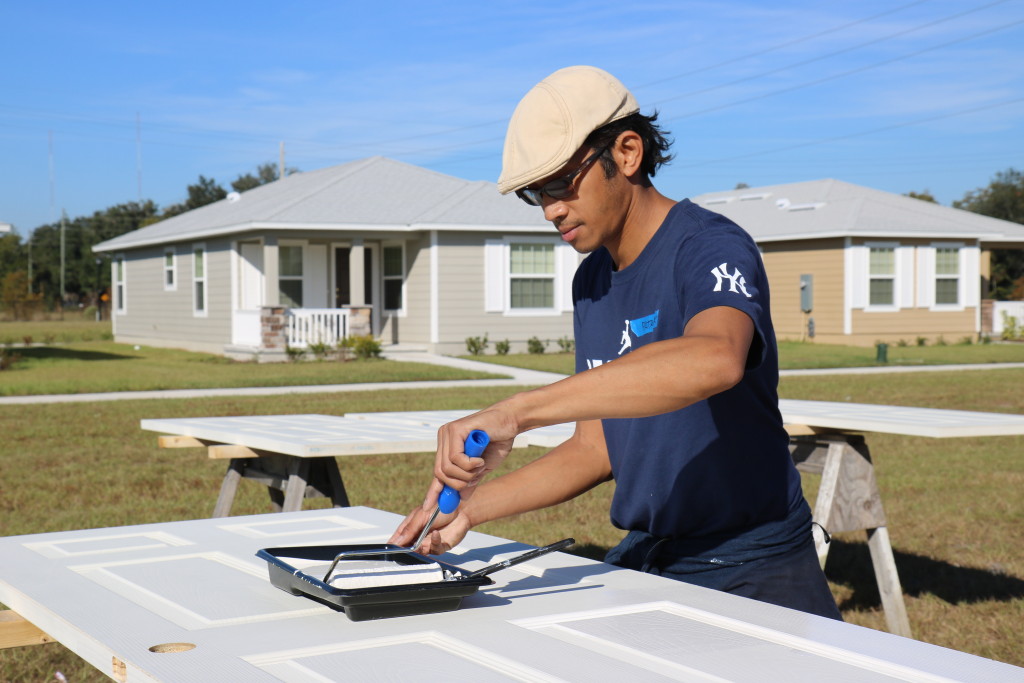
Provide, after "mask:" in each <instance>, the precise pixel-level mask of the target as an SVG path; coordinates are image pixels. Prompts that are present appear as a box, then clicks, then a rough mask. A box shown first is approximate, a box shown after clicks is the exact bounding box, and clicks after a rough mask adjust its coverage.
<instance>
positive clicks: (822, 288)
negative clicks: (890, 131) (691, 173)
mask: <svg viewBox="0 0 1024 683" xmlns="http://www.w3.org/2000/svg"><path fill="white" fill-rule="evenodd" d="M693 201H694V202H696V203H697V204H699V205H701V206H704V207H706V208H708V209H710V210H712V211H716V212H718V213H721V214H723V215H725V216H727V217H729V218H730V219H732V220H734V221H735V222H736V223H738V224H739V225H741V226H742V227H743V228H745V229H746V230H747V231H748V232H750V233H751V235H753V237H754V239H755V240H756V241H757V243H758V245H759V247H760V248H761V252H762V255H763V258H764V263H765V268H766V270H767V272H768V278H769V282H770V283H771V288H772V317H773V319H774V321H775V330H776V334H777V336H778V338H779V339H790V340H799V339H808V338H809V337H811V333H812V330H813V338H814V339H815V340H816V341H820V342H825V343H844V344H863V345H870V344H874V343H875V342H878V341H885V342H889V343H896V342H898V341H899V340H904V341H906V342H907V343H911V344H913V343H915V341H916V339H917V338H918V337H924V338H926V339H927V340H929V343H931V342H934V341H936V340H938V339H939V338H940V337H941V338H943V339H944V340H946V341H947V342H950V343H955V342H957V341H960V340H962V339H964V338H966V337H970V338H971V339H972V340H976V339H977V338H978V335H980V334H991V333H992V332H993V327H994V326H998V321H993V320H992V319H991V314H990V312H988V313H987V311H990V308H988V307H987V306H986V304H985V302H983V300H982V293H983V292H986V291H987V290H988V282H987V280H988V276H989V261H990V255H991V250H992V249H997V248H999V249H1002V248H1024V226H1022V225H1019V224H1017V223H1011V222H1008V221H1002V220H997V219H994V218H988V217H986V216H981V215H978V214H974V213H971V212H969V211H963V210H960V209H953V208H949V207H946V206H941V205H938V204H932V203H930V202H924V201H921V200H918V199H913V198H910V197H905V196H901V195H894V194H890V193H888V192H882V191H879V190H873V189H870V188H867V187H861V186H858V185H852V184H850V183H845V182H842V181H838V180H817V181H808V182H801V183H792V184H788V185H773V186H767V187H757V188H746V189H742V190H733V191H730V192H714V193H709V194H703V195H700V196H697V197H694V198H693ZM989 303H990V302H989Z"/></svg>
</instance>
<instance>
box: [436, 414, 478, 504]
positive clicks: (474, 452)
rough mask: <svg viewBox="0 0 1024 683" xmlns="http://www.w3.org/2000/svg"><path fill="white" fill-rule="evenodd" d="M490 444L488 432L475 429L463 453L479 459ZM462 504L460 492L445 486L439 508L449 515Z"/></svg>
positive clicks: (438, 500) (439, 497) (439, 498)
mask: <svg viewBox="0 0 1024 683" xmlns="http://www.w3.org/2000/svg"><path fill="white" fill-rule="evenodd" d="M490 442H491V437H489V436H487V432H485V431H483V430H480V429H474V430H473V431H471V432H470V433H469V436H467V437H466V443H465V445H464V446H463V452H464V453H465V454H466V455H468V456H469V457H471V458H479V457H480V456H482V455H483V454H484V449H486V448H487V444H489V443H490ZM460 502H462V497H461V496H459V492H458V491H456V490H455V489H453V488H452V487H451V486H448V485H447V484H445V487H444V489H443V490H442V491H441V495H440V496H438V498H437V507H438V509H440V510H441V512H443V513H444V514H446V515H447V514H450V513H452V512H455V510H456V509H457V508H458V507H459V503H460Z"/></svg>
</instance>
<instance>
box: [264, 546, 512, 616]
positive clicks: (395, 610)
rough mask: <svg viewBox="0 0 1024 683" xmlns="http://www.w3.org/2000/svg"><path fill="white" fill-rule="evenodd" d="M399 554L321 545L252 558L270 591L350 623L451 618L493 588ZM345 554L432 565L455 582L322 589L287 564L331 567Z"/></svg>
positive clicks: (276, 550) (466, 574)
mask: <svg viewBox="0 0 1024 683" xmlns="http://www.w3.org/2000/svg"><path fill="white" fill-rule="evenodd" d="M372 550H380V551H381V554H379V555H373V554H366V553H367V552H368V551H372ZM401 550H403V549H402V548H401V547H400V546H396V545H379V544H378V545H321V546H296V547H291V548H264V549H263V550H260V551H259V552H257V553H256V555H257V557H260V558H262V559H264V560H266V561H267V565H268V568H269V571H270V583H271V584H273V585H274V586H275V587H277V588H280V589H281V590H283V591H287V592H288V593H291V594H292V595H305V596H306V597H309V598H312V599H313V600H316V601H317V602H321V603H324V604H326V605H329V606H331V607H335V608H341V609H343V610H344V611H345V615H346V616H348V618H349V619H351V620H352V621H365V620H368V619H384V618H387V617H402V616H410V615H413V614H431V613H433V612H450V611H452V610H456V609H458V608H459V605H461V604H462V598H464V597H466V596H467V595H472V594H473V593H475V592H476V591H477V589H478V588H480V587H481V586H489V585H491V584H493V583H494V581H492V580H491V579H490V577H488V576H482V575H476V576H470V572H467V571H465V570H462V569H460V568H459V567H456V566H454V565H451V564H447V563H445V562H441V561H439V560H435V559H433V558H429V557H427V556H425V555H420V554H419V553H414V552H408V551H405V552H400V553H399V554H394V553H395V551H401ZM349 551H360V559H364V560H374V559H376V560H384V559H386V560H390V561H393V562H397V563H399V564H434V563H437V564H439V565H441V569H443V570H444V571H445V572H446V573H448V572H450V573H451V575H453V577H454V578H452V579H449V580H447V581H435V582H432V583H417V584H408V585H400V586H381V587H375V588H351V589H343V588H337V587H335V586H331V585H330V584H327V583H324V581H322V580H321V579H320V578H319V577H318V576H314V575H312V574H306V573H305V572H303V571H300V570H299V569H296V568H295V567H294V566H292V564H291V563H290V562H289V559H292V560H296V559H299V560H307V561H308V560H315V561H322V562H331V561H332V560H334V559H335V558H336V557H337V556H338V554H339V553H343V552H349ZM321 571H322V570H321Z"/></svg>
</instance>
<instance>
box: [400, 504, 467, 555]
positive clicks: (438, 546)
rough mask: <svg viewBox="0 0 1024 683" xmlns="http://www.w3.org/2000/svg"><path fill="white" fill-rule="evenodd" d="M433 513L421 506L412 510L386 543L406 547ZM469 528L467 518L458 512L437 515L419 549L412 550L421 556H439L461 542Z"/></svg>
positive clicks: (431, 510) (431, 509)
mask: <svg viewBox="0 0 1024 683" xmlns="http://www.w3.org/2000/svg"><path fill="white" fill-rule="evenodd" d="M433 511H434V509H433V507H431V508H430V509H429V510H428V509H425V508H424V506H422V505H418V506H416V507H415V508H413V510H412V511H411V512H410V513H409V514H408V515H407V516H406V518H405V519H404V520H403V521H402V523H401V524H399V525H398V528H397V529H395V533H393V534H392V535H391V538H389V539H388V543H393V544H395V545H400V546H408V545H409V544H410V543H412V542H413V541H415V540H416V537H417V536H419V535H420V532H421V531H423V526H424V525H425V524H426V523H427V520H428V519H430V515H431V513H433ZM470 526H471V524H470V522H469V519H468V517H467V516H466V515H463V514H461V513H460V512H459V511H458V510H457V511H456V512H455V513H453V514H450V515H438V516H437V519H436V520H434V525H433V526H432V527H431V529H430V533H428V534H427V535H426V536H425V537H424V538H423V541H422V542H421V543H420V546H419V549H416V548H413V550H417V551H418V552H419V553H421V554H423V555H441V554H442V553H446V552H448V551H449V550H451V549H452V548H454V547H455V546H457V545H458V544H459V543H461V542H462V539H463V538H465V537H466V534H467V533H468V532H469V529H470Z"/></svg>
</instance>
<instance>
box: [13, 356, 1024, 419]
mask: <svg viewBox="0 0 1024 683" xmlns="http://www.w3.org/2000/svg"><path fill="white" fill-rule="evenodd" d="M384 356H385V357H386V358H389V359H390V360H396V361H409V362H416V363H434V364H437V365H445V366H448V367H452V368H459V369H462V370H476V371H479V372H489V373H492V374H502V375H509V378H508V379H461V380H447V381H424V382H371V383H366V384H318V385H312V386H287V387H239V388H235V389H165V390H160V391H117V392H106V393H95V394H47V395H41V396H0V406H3V405H28V404H40V403H89V402H94V401H137V400H140V399H175V398H207V397H213V396H274V395H280V394H322V393H335V392H346V391H380V390H386V389H390V390H395V389H451V388H458V387H516V386H523V387H526V386H540V385H545V384H550V383H552V382H556V381H558V380H560V379H563V378H565V375H559V374H557V373H553V372H539V371H536V370H524V369H522V368H513V367H508V366H504V365H495V364H494V363H485V362H482V361H474V360H468V359H465V358H453V357H451V356H439V355H434V354H430V353H425V352H422V353H421V352H408V351H403V352H401V353H395V354H388V353H385V354H384ZM1004 368H1024V363H984V364H982V363H979V364H963V365H919V366H906V365H894V366H891V367H865V368H818V369H808V370H782V371H780V372H779V375H781V376H782V377H797V376H805V375H866V374H886V373H888V374H893V373H905V372H948V371H951V370H955V371H962V370H1000V369H1004Z"/></svg>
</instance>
